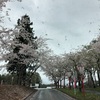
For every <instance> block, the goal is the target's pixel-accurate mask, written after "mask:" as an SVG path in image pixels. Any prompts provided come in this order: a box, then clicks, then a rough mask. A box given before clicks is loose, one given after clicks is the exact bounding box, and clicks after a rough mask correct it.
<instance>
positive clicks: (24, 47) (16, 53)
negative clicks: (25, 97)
mask: <svg viewBox="0 0 100 100" xmlns="http://www.w3.org/2000/svg"><path fill="white" fill-rule="evenodd" d="M32 24H33V23H32V22H30V17H29V16H28V15H24V16H22V17H21V19H18V21H17V26H16V29H17V30H16V31H14V32H15V33H16V34H15V38H14V39H13V43H11V48H12V51H11V52H10V53H9V54H8V55H7V57H6V58H7V60H8V61H9V62H8V65H7V69H8V71H10V72H12V73H13V72H16V73H17V77H18V79H17V80H18V84H19V85H25V81H26V69H27V66H28V65H29V64H30V62H32V61H35V60H36V58H37V51H36V49H37V45H36V39H37V37H34V32H33V28H31V25H32Z"/></svg>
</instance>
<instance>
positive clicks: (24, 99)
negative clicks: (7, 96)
mask: <svg viewBox="0 0 100 100" xmlns="http://www.w3.org/2000/svg"><path fill="white" fill-rule="evenodd" d="M37 92H38V91H35V92H34V91H32V92H31V93H30V94H28V95H27V96H26V97H24V98H23V99H22V100H26V99H27V98H28V97H30V96H31V95H32V94H36V93H37Z"/></svg>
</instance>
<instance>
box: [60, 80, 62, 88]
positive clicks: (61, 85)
mask: <svg viewBox="0 0 100 100" xmlns="http://www.w3.org/2000/svg"><path fill="white" fill-rule="evenodd" d="M60 88H62V80H60Z"/></svg>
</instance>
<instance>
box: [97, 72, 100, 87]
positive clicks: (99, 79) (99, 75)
mask: <svg viewBox="0 0 100 100" xmlns="http://www.w3.org/2000/svg"><path fill="white" fill-rule="evenodd" d="M97 76H98V84H99V86H100V71H99V70H97Z"/></svg>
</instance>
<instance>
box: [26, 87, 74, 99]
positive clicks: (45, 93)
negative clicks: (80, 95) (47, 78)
mask: <svg viewBox="0 0 100 100" xmlns="http://www.w3.org/2000/svg"><path fill="white" fill-rule="evenodd" d="M27 100H75V99H73V98H71V97H69V96H67V95H66V94H64V93H62V92H60V91H57V90H54V89H40V90H38V92H36V93H35V94H34V95H32V96H31V97H30V98H27Z"/></svg>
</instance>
